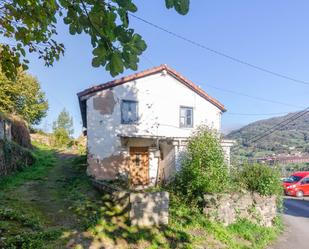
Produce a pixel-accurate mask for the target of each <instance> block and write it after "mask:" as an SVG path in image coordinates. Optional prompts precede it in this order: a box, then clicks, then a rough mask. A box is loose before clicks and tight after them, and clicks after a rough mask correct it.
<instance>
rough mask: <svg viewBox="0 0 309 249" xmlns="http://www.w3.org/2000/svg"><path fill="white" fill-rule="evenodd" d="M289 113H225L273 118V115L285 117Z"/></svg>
mask: <svg viewBox="0 0 309 249" xmlns="http://www.w3.org/2000/svg"><path fill="white" fill-rule="evenodd" d="M289 113H291V112H274V113H239V112H227V113H226V114H228V115H235V116H275V115H286V114H289Z"/></svg>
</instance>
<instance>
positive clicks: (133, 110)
mask: <svg viewBox="0 0 309 249" xmlns="http://www.w3.org/2000/svg"><path fill="white" fill-rule="evenodd" d="M137 121H138V102H137V101H134V100H122V102H121V123H122V124H134V123H136V122H137Z"/></svg>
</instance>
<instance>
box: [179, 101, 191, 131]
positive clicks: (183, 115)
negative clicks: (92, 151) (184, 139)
mask: <svg viewBox="0 0 309 249" xmlns="http://www.w3.org/2000/svg"><path fill="white" fill-rule="evenodd" d="M180 127H188V128H190V127H193V108H192V107H184V106H181V107H180Z"/></svg>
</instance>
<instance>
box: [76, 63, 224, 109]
mask: <svg viewBox="0 0 309 249" xmlns="http://www.w3.org/2000/svg"><path fill="white" fill-rule="evenodd" d="M163 70H166V72H167V73H168V74H170V75H171V76H173V77H174V78H176V79H177V80H178V81H180V82H181V83H183V84H184V85H185V86H187V87H188V88H190V89H191V90H192V91H194V92H196V93H197V94H199V95H200V96H201V97H203V98H204V99H206V100H208V101H209V102H210V103H212V104H214V105H215V106H217V107H218V108H219V109H220V110H221V111H223V112H225V111H226V109H225V107H224V105H223V104H221V103H220V102H219V101H218V100H216V99H215V98H213V97H211V96H210V95H208V94H207V93H206V92H205V91H204V90H203V89H201V88H200V87H198V86H197V85H196V84H194V83H193V82H192V81H191V80H189V79H187V78H185V77H184V76H182V75H181V74H180V73H178V72H176V71H175V70H174V69H172V68H170V67H169V66H167V65H161V66H158V67H154V68H151V69H147V70H145V71H141V72H139V73H136V74H132V75H129V76H125V77H122V78H120V79H116V80H112V81H109V82H107V83H104V84H100V85H97V86H94V87H90V88H88V89H86V90H84V91H82V92H79V93H78V94H77V96H78V97H79V98H81V97H83V96H86V95H88V94H92V93H95V92H97V91H101V90H105V89H108V88H111V87H115V86H118V85H122V84H124V83H126V82H129V81H133V80H136V79H140V78H143V77H146V76H148V75H152V74H156V73H158V72H161V71H163Z"/></svg>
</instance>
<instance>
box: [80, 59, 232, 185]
mask: <svg viewBox="0 0 309 249" xmlns="http://www.w3.org/2000/svg"><path fill="white" fill-rule="evenodd" d="M78 98H79V103H80V108H81V114H82V120H83V126H84V128H85V131H86V133H87V139H88V142H87V147H88V169H87V172H88V174H90V175H91V176H93V177H94V178H96V179H98V180H100V179H101V180H103V179H104V180H112V179H116V178H117V177H120V176H122V177H124V176H125V177H128V178H129V179H130V181H131V183H132V184H133V185H153V184H154V183H156V182H158V181H167V180H168V179H170V178H171V177H172V176H174V174H175V172H176V170H177V169H178V168H179V166H180V165H179V164H180V162H179V161H180V160H179V158H180V157H181V152H182V151H183V150H184V148H185V145H186V141H187V139H188V137H189V136H190V134H191V133H192V131H193V129H194V128H195V127H197V126H198V125H200V124H206V125H208V126H209V127H211V128H213V129H216V130H218V131H220V128H221V115H222V113H223V112H225V111H226V110H225V108H224V106H223V105H222V104H221V103H220V102H219V101H217V100H216V99H214V98H212V97H211V96H209V95H208V94H207V93H206V92H205V91H203V90H202V89H201V88H199V87H198V86H197V85H195V84H194V83H193V82H191V81H190V80H188V79H186V78H185V77H183V76H182V75H180V74H179V73H178V72H176V71H175V70H173V69H171V68H170V67H168V66H167V65H161V66H159V67H155V68H152V69H149V70H146V71H142V72H139V73H136V74H133V75H130V76H127V77H123V78H120V79H117V80H113V81H110V82H107V83H105V84H101V85H98V86H95V87H91V88H89V89H86V90H84V91H82V92H80V93H78ZM231 145H232V144H231V143H229V142H226V141H225V143H223V149H224V151H226V154H227V158H228V156H229V155H228V154H229V147H230V146H231Z"/></svg>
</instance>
